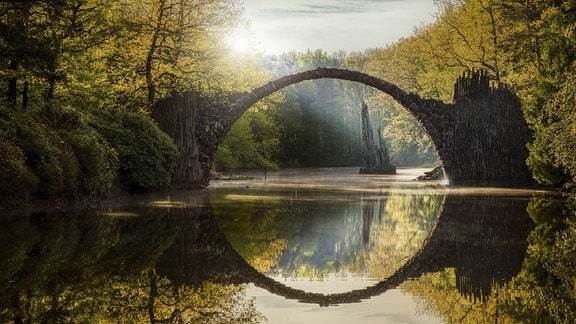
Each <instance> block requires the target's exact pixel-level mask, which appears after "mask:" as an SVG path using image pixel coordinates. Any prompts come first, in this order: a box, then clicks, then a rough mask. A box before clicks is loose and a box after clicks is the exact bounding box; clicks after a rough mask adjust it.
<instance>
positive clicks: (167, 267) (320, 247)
mask: <svg viewBox="0 0 576 324" xmlns="http://www.w3.org/2000/svg"><path fill="white" fill-rule="evenodd" d="M424 171H426V170H424V169H399V170H398V174H397V175H394V176H391V175H359V174H358V170H357V169H356V168H324V169H320V168H318V169H289V170H280V171H268V172H261V171H256V172H242V173H236V174H234V176H235V177H233V179H231V180H213V181H212V182H211V185H210V187H209V188H208V189H206V190H190V191H171V192H166V193H156V194H147V195H134V196H131V197H128V198H126V199H123V200H122V201H119V200H115V201H106V202H100V203H98V204H95V206H94V207H93V208H90V209H84V208H82V209H80V208H72V209H69V210H62V209H54V210H41V211H33V212H30V211H23V210H17V211H5V212H4V216H3V218H2V220H1V223H2V224H1V225H2V231H1V232H0V243H1V244H0V246H1V248H0V251H1V253H2V254H1V261H0V262H2V264H1V268H0V286H1V287H2V290H1V296H0V305H1V306H0V322H2V323H4V322H15V323H24V322H31V323H39V322H46V323H53V322H62V323H94V322H100V323H108V322H110V323H151V322H165V323H238V322H242V323H260V322H268V323H334V324H336V323H350V322H352V321H356V322H358V323H445V322H468V323H479V322H485V323H494V322H554V320H555V319H557V318H562V317H561V315H562V314H556V313H555V312H564V313H566V314H568V315H566V316H564V318H569V317H568V316H570V313H569V311H570V312H571V311H572V310H571V309H570V307H572V308H573V306H568V307H565V306H563V303H565V304H566V305H570V304H571V302H572V301H571V300H570V294H571V292H572V290H570V289H573V287H568V288H567V289H568V290H566V291H565V294H564V295H562V290H561V289H560V288H558V287H562V285H566V284H568V285H570V284H571V282H572V283H573V282H574V280H573V278H576V277H574V276H573V274H574V273H573V271H572V272H571V270H570V269H569V268H570V265H569V264H564V263H565V262H564V261H562V260H563V259H561V257H563V256H565V255H571V254H570V253H569V252H570V251H567V252H566V253H564V254H559V255H558V256H557V259H555V260H557V261H558V262H557V263H554V262H555V261H554V260H552V261H550V262H548V261H546V262H544V261H542V260H543V259H542V256H543V255H546V256H549V255H550V254H544V253H545V252H546V251H549V250H546V249H547V248H548V247H549V246H552V245H554V244H555V243H554V240H553V239H551V238H553V237H556V236H557V234H556V232H554V231H559V230H561V229H562V230H564V229H566V228H567V227H566V225H562V226H560V225H558V224H564V223H562V222H563V220H559V216H555V217H553V220H554V222H548V221H546V220H547V219H548V218H550V217H551V216H549V215H562V209H563V208H564V200H563V199H558V198H557V197H556V195H555V193H553V192H548V191H543V190H536V189H532V188H526V189H523V188H486V187H481V188H474V187H451V186H447V184H446V183H445V182H443V181H428V182H420V181H415V180H414V179H415V177H416V176H418V175H421V174H423V172H424ZM546 215H548V216H546ZM568 228H570V227H569V226H568ZM555 235H556V236H555ZM550 240H551V241H550ZM542 242H547V243H542ZM547 244H548V245H547ZM546 253H548V252H546ZM547 262H548V263H547ZM575 264H576V262H575ZM565 268H566V269H565ZM550 269H552V270H550ZM553 269H560V270H558V271H559V272H558V275H557V276H556V278H557V279H558V280H556V281H555V280H552V281H550V280H547V279H546V278H548V277H546V278H544V279H546V280H544V279H542V278H541V277H542V275H543V273H546V274H548V272H546V271H548V270H549V272H551V273H555V272H554V271H555V270H553ZM540 279H542V280H540ZM570 280H572V281H570ZM542 282H549V283H547V284H543V283H542ZM559 289H560V290H559ZM554 291H555V292H557V293H556V294H555V295H554V296H555V297H553V298H552V299H553V300H551V299H550V298H548V297H547V295H546V294H547V293H550V292H554ZM558 291H560V292H558ZM554 298H555V299H554ZM545 300H546V301H547V303H544V302H543V301H545ZM539 301H542V302H539ZM559 316H560V317H559Z"/></svg>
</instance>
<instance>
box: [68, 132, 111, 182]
mask: <svg viewBox="0 0 576 324" xmlns="http://www.w3.org/2000/svg"><path fill="white" fill-rule="evenodd" d="M66 140H67V141H68V142H69V143H70V145H71V146H72V149H73V150H74V154H75V156H76V159H77V160H78V163H79V165H80V170H79V172H78V184H79V190H80V191H81V192H83V193H103V192H106V191H107V190H109V189H111V188H112V187H113V186H114V185H115V182H116V174H117V171H118V153H117V152H116V150H115V149H114V148H113V147H112V146H111V145H110V144H109V143H108V142H107V141H106V140H104V138H102V136H101V135H100V134H98V133H97V132H96V131H95V130H93V129H91V128H84V129H82V130H81V131H77V132H69V133H67V134H66Z"/></svg>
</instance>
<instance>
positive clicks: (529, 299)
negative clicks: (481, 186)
mask: <svg viewBox="0 0 576 324" xmlns="http://www.w3.org/2000/svg"><path fill="white" fill-rule="evenodd" d="M494 204H495V203H494V202H492V203H490V201H487V202H486V203H485V204H482V205H481V206H482V208H484V211H483V212H484V214H485V215H486V216H485V218H484V219H481V220H470V221H468V222H469V223H471V224H474V223H476V226H469V227H470V229H468V230H466V231H458V230H456V231H454V235H453V239H452V240H463V239H464V237H462V236H463V235H466V236H471V237H473V238H474V241H473V242H476V243H475V244H476V246H475V247H474V246H472V247H470V248H469V249H471V250H474V249H485V250H486V255H490V258H486V259H478V260H477V261H476V266H475V267H474V266H473V265H474V263H473V262H471V261H472V260H470V261H466V263H468V264H470V265H472V266H468V270H466V269H463V270H464V271H462V269H457V268H446V269H444V270H442V271H439V272H433V273H427V274H424V275H423V276H421V277H420V278H418V279H417V280H411V281H407V282H405V283H404V284H402V285H401V288H402V289H403V290H405V291H409V292H410V293H412V294H414V295H415V296H418V297H417V300H418V302H419V304H420V309H421V310H422V311H423V312H428V313H433V314H435V315H437V316H441V317H443V318H444V319H445V320H446V321H447V322H458V323H495V322H498V323H573V322H574V320H576V285H575V284H574V283H575V278H576V257H575V256H576V223H575V222H574V221H573V220H571V219H572V218H573V217H574V214H575V213H574V211H573V210H574V209H572V211H571V212H570V213H569V214H568V217H566V216H567V214H566V212H565V211H564V212H563V209H564V208H562V205H563V203H562V201H557V200H554V199H551V198H532V199H531V200H530V203H529V204H526V203H523V202H521V201H518V200H514V199H512V198H510V199H508V200H507V201H506V202H504V203H502V202H500V203H499V204H500V205H502V204H504V205H508V206H509V208H504V207H506V206H502V208H496V207H494ZM510 205H515V206H516V207H513V206H510ZM526 206H527V208H526ZM522 207H523V208H522ZM526 209H527V210H528V211H529V213H530V217H531V218H532V219H533V220H534V221H535V222H536V224H537V226H536V228H534V229H533V230H532V231H531V232H530V235H529V236H528V235H522V234H521V232H522V231H523V230H526V227H525V226H524V225H523V224H524V223H523V222H522V220H521V219H518V220H515V216H514V215H513V214H511V213H503V212H499V213H498V212H496V213H491V211H497V210H501V211H506V210H512V211H513V210H516V211H517V212H518V213H523V212H524V211H525V210H526ZM460 210H461V211H462V210H463V211H466V208H465V207H464V208H461V209H460ZM468 211H469V209H468ZM468 215H469V214H467V213H465V212H464V213H462V217H466V216H468ZM486 218H488V219H486ZM491 220H492V221H491ZM490 222H493V223H494V224H495V225H494V226H495V227H494V228H491V227H490V226H489V225H488V226H487V224H489V223H490ZM482 223H484V224H482ZM474 228H477V229H479V230H478V231H475V230H474ZM529 228H532V226H530V227H529ZM480 230H481V231H480ZM526 236H528V239H527V240H528V242H526V241H525V238H526ZM498 242H504V243H506V244H509V245H524V246H527V249H526V251H527V252H526V256H525V257H524V255H520V256H517V257H516V256H515V255H514V254H513V253H508V251H507V250H506V249H505V246H502V245H501V244H498ZM460 257H461V256H460ZM461 258H462V257H461ZM514 258H517V259H518V260H516V261H514V260H513V259H514ZM511 259H512V260H511ZM507 263H510V264H512V265H513V264H518V268H517V269H514V268H509V267H504V268H503V269H501V268H500V265H501V264H507ZM520 265H521V267H520ZM495 269H496V270H495ZM490 270H492V273H494V272H496V273H495V275H492V277H491V278H486V275H483V274H485V273H490ZM459 271H460V273H458V272H459ZM478 289H482V291H478ZM471 296H475V297H472V298H471Z"/></svg>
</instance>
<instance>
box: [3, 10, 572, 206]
mask: <svg viewBox="0 0 576 324" xmlns="http://www.w3.org/2000/svg"><path fill="white" fill-rule="evenodd" d="M435 4H436V5H437V8H438V11H437V13H436V19H435V21H434V22H433V23H431V24H427V25H421V26H417V27H415V28H414V30H413V32H412V34H411V35H410V36H409V37H406V38H403V39H400V40H398V41H397V42H395V43H393V44H389V45H386V46H383V47H381V48H369V49H366V50H365V51H363V52H355V53H345V52H336V53H326V52H325V51H323V50H321V49H311V50H309V51H307V52H303V53H300V52H289V53H284V54H281V55H264V54H262V53H258V52H257V51H253V52H252V53H251V54H242V55H240V54H237V53H234V52H233V51H231V50H230V48H229V45H228V44H227V37H229V36H228V35H231V34H233V33H234V31H235V30H238V29H239V28H249V21H247V20H246V18H245V17H244V14H243V7H242V2H241V1H224V0H210V1H198V0H148V1H135V0H113V1H103V0H67V1H62V0H47V1H17V2H14V1H0V61H1V63H0V87H1V93H2V100H1V103H0V123H1V127H0V137H1V141H0V146H1V150H0V152H1V155H0V168H1V169H2V170H1V172H0V196H1V197H2V199H3V200H5V201H9V200H12V201H20V202H22V201H28V200H30V199H38V198H40V199H54V198H59V197H80V196H86V195H88V196H101V195H106V194H107V193H110V192H113V191H115V190H129V191H141V190H147V189H155V188H163V187H169V186H170V174H171V170H172V168H173V166H174V163H175V161H176V159H177V157H178V152H177V149H176V148H175V146H174V144H173V143H172V141H171V139H170V138H169V137H168V136H167V135H166V134H164V133H163V132H162V131H160V130H159V128H158V127H157V125H156V124H155V122H154V121H153V120H152V119H151V118H150V108H151V107H152V106H153V105H154V103H155V102H156V101H158V100H159V99H162V98H165V97H168V96H170V95H171V94H173V93H175V92H176V93H177V92H183V91H187V90H191V89H192V90H194V91H197V92H200V93H202V94H204V95H206V96H210V95H213V94H217V93H224V92H226V91H248V90H251V89H252V88H254V87H256V86H259V85H261V84H263V83H264V82H266V81H269V80H272V79H273V78H277V77H279V76H282V75H286V74H290V73H295V72H298V71H303V70H306V69H311V68H316V67H320V66H322V67H339V68H346V69H353V70H358V71H362V72H365V73H368V74H370V75H374V76H377V77H380V78H382V79H385V80H387V81H390V82H392V83H394V84H396V85H398V86H400V87H401V88H403V89H405V90H407V91H410V92H414V93H417V94H419V95H420V96H422V97H426V98H432V99H439V100H442V101H444V102H451V101H452V92H453V84H454V81H455V80H456V78H457V76H459V75H461V74H462V73H463V72H466V71H472V70H478V69H484V70H486V71H488V73H489V75H490V77H491V79H492V80H493V81H494V83H495V84H500V85H501V86H507V87H509V88H510V89H512V90H513V91H514V92H515V93H516V94H517V95H518V97H519V99H520V101H521V102H522V107H523V112H524V116H525V118H526V121H527V122H528V124H529V126H530V129H531V131H532V141H531V143H529V151H530V156H529V158H528V160H527V164H528V166H529V168H530V170H531V172H532V176H533V178H534V180H536V181H537V182H538V183H541V184H545V185H553V186H558V187H563V188H565V189H567V190H570V189H572V188H574V183H576V157H575V155H574V154H573V152H574V151H575V149H576V136H574V135H576V134H575V133H576V121H575V120H574V118H573V116H574V115H575V113H576V111H574V109H575V95H574V92H575V90H574V89H575V87H574V86H575V82H576V81H575V80H576V74H575V72H574V71H575V69H574V67H575V64H576V44H575V42H576V41H575V39H576V37H574V32H575V29H576V5H575V4H574V3H573V2H572V1H520V0H518V1H504V0H438V1H435ZM246 26H248V27H246ZM361 102H366V103H367V105H368V107H369V109H370V114H371V118H372V123H373V124H374V125H373V126H374V129H375V130H378V132H379V133H381V134H382V136H383V138H384V139H385V142H386V145H387V147H388V151H389V153H390V158H391V161H392V163H393V164H394V165H398V166H433V165H435V164H437V163H438V161H437V159H438V158H437V156H436V153H435V149H434V146H433V144H432V143H431V142H430V141H429V140H428V138H427V137H426V135H425V134H424V132H423V130H422V128H421V127H420V126H419V125H418V123H417V122H416V121H415V120H414V119H413V118H412V117H411V116H410V115H409V114H408V113H407V112H406V111H405V110H404V109H402V108H401V107H398V106H397V104H395V103H394V102H393V101H392V100H390V99H389V98H388V97H386V96H385V95H383V94H381V93H377V92H375V91H373V90H371V89H368V88H366V87H363V86H359V85H357V84H353V83H350V82H346V81H340V80H319V81H309V82H303V83H301V84H298V85H295V86H291V87H288V88H286V89H284V90H283V91H281V92H278V93H276V94H275V95H273V96H270V97H268V98H266V99H265V100H263V101H261V102H259V103H258V104H256V105H255V106H254V107H252V108H251V110H250V111H249V112H248V113H246V114H244V115H243V116H242V118H241V119H240V120H239V121H238V122H237V123H236V124H235V125H234V126H233V127H232V129H231V130H230V132H229V134H228V136H227V138H226V139H225V141H224V142H223V143H222V144H221V145H220V147H219V150H218V152H217V156H216V163H215V168H216V170H234V169H239V168H278V167H286V166H290V167H299V166H351V165H358V164H359V160H360V150H361V134H360V132H361V131H360V128H361V127H360V103H361Z"/></svg>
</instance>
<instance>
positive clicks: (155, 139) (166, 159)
mask: <svg viewBox="0 0 576 324" xmlns="http://www.w3.org/2000/svg"><path fill="white" fill-rule="evenodd" d="M94 126H95V127H96V128H97V129H98V131H99V132H100V133H101V134H103V136H104V137H105V138H106V139H107V140H108V142H110V144H111V145H112V146H113V147H114V148H115V150H116V152H117V153H118V159H119V162H120V164H119V169H118V173H119V174H118V176H119V180H120V182H121V183H122V184H123V185H124V186H127V187H128V188H130V189H132V190H141V189H146V188H158V187H164V186H167V185H169V184H170V180H171V178H172V174H173V170H174V166H175V164H176V159H177V157H178V150H177V149H176V146H175V145H174V143H173V141H172V139H171V138H170V137H169V136H168V135H166V134H165V133H163V132H162V131H161V130H160V129H159V128H158V126H157V125H156V123H154V121H153V120H152V119H151V118H150V117H148V116H146V115H144V114H141V113H134V112H127V111H102V112H101V113H100V114H99V116H98V118H97V120H95V123H94Z"/></svg>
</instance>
